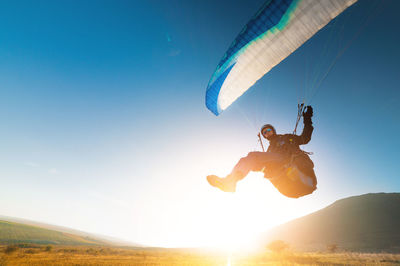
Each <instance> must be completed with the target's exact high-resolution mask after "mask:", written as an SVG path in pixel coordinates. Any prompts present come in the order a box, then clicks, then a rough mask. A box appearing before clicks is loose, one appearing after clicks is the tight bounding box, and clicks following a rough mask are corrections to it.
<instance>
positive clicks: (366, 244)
mask: <svg viewBox="0 0 400 266" xmlns="http://www.w3.org/2000/svg"><path fill="white" fill-rule="evenodd" d="M275 239H280V240H284V241H286V242H288V243H290V244H291V245H292V246H293V247H294V248H296V249H299V250H323V249H326V246H327V245H328V244H337V245H338V247H339V248H340V249H345V250H351V251H362V252H380V251H386V252H400V193H376V194H365V195H361V196H355V197H349V198H345V199H342V200H338V201H336V202H335V203H333V204H332V205H330V206H328V207H326V208H324V209H322V210H320V211H317V212H315V213H312V214H310V215H307V216H304V217H301V218H298V219H295V220H293V221H290V222H288V223H286V224H283V225H281V226H278V227H276V228H274V229H272V230H271V231H270V232H269V233H268V234H267V241H271V240H275Z"/></svg>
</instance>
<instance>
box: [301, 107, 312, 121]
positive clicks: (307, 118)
mask: <svg viewBox="0 0 400 266" xmlns="http://www.w3.org/2000/svg"><path fill="white" fill-rule="evenodd" d="M312 116H313V108H312V107H311V105H308V106H307V110H306V111H305V112H303V121H304V124H310V125H312V121H311V117H312Z"/></svg>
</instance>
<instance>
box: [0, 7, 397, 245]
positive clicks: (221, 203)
mask: <svg viewBox="0 0 400 266" xmlns="http://www.w3.org/2000/svg"><path fill="white" fill-rule="evenodd" d="M262 3H263V1H262V0H253V1H227V0H218V1H184V0H169V1H100V0H99V1H3V2H1V3H0V121H1V130H0V215H7V216H14V217H20V218H27V219H32V220H36V221H42V222H47V223H51V224H57V225H62V226H67V227H71V228H75V229H80V230H83V231H88V232H93V233H100V234H104V235H110V236H114V237H119V238H122V239H125V240H129V241H132V242H137V243H142V244H146V245H157V246H167V247H174V246H204V245H224V244H226V245H227V244H232V243H235V245H240V244H243V243H245V241H247V240H249V239H251V238H252V237H255V236H257V235H259V234H260V232H263V231H265V230H267V229H268V228H270V227H272V226H273V225H277V224H279V223H282V222H285V221H288V220H290V219H292V218H295V217H299V216H302V215H305V214H308V213H310V212H312V211H315V210H318V209H320V208H322V207H324V206H326V205H328V204H330V203H332V202H333V201H335V200H337V199H340V198H343V197H347V196H351V195H358V194H364V193H369V192H399V191H400V176H399V170H398V169H399V167H398V165H399V155H398V153H399V148H400V138H399V136H398V135H399V131H400V124H399V122H400V119H399V115H400V111H399V109H398V107H399V102H400V90H399V82H400V67H399V62H400V51H399V49H398V47H399V43H400V34H399V27H400V23H399V21H398V10H399V9H400V2H399V1H396V0H391V1H390V0H387V1H375V0H373V1H372V0H361V1H359V2H358V3H356V4H355V5H354V6H352V7H351V8H349V9H348V10H347V11H345V12H344V13H343V14H342V15H341V16H339V17H338V18H337V19H336V20H335V21H333V22H332V23H331V24H329V25H328V26H327V27H326V28H325V29H323V30H322V31H321V32H319V33H318V34H317V35H316V36H314V37H313V38H312V39H311V40H310V41H309V42H307V43H306V44H305V45H304V46H302V47H301V48H300V49H298V50H297V51H296V52H295V53H294V54H292V55H291V56H290V57H288V58H287V59H286V60H284V61H283V62H282V63H281V64H279V65H278V66H277V67H275V68H274V69H273V70H272V71H271V72H269V73H268V74H267V75H266V76H264V78H263V79H262V80H260V81H259V82H258V83H257V84H256V85H255V86H254V87H252V88H251V89H250V90H249V91H248V92H246V93H245V94H244V95H243V96H242V97H241V98H240V99H239V100H237V101H236V102H235V103H234V104H233V105H232V106H231V107H230V108H228V109H227V110H226V111H225V112H224V113H222V114H221V115H220V116H219V117H216V116H214V115H213V114H212V113H211V112H210V111H208V110H207V109H206V107H205V104H204V98H205V89H206V87H207V84H208V81H209V78H210V77H211V74H212V73H213V71H214V69H215V67H216V65H217V64H218V62H219V60H220V59H221V57H222V55H223V54H224V52H225V51H226V49H227V48H228V47H229V45H230V43H231V42H232V40H233V39H234V38H235V37H236V35H237V34H238V33H239V32H240V30H241V28H242V27H243V26H244V25H245V23H246V22H247V21H248V20H249V19H250V18H251V17H252V16H253V15H254V14H255V12H256V11H257V10H258V8H259V7H260V6H261V5H262ZM341 52H343V55H341V56H340V57H339V58H338V59H337V60H335V57H336V56H337V55H340V54H341ZM332 62H335V65H334V67H333V68H332V70H331V71H329V73H328V75H327V76H326V79H324V81H323V82H322V83H321V85H320V86H319V87H318V90H317V93H316V94H313V95H314V96H313V97H312V98H310V99H311V100H312V101H311V103H312V105H313V106H314V110H315V116H314V119H313V120H314V127H315V130H314V135H313V138H312V141H311V142H310V143H309V144H308V145H307V146H304V147H303V148H304V149H305V150H307V151H312V152H314V155H313V156H312V159H313V160H314V162H315V171H316V174H317V176H318V180H319V184H318V190H317V191H316V192H315V193H313V194H312V195H310V196H307V197H304V198H302V199H298V200H294V199H288V198H285V197H284V196H282V195H280V194H279V193H278V192H277V191H276V189H275V188H274V187H273V186H272V185H271V184H270V183H269V182H268V180H265V179H263V178H262V175H261V174H257V173H253V174H251V175H249V177H248V178H246V179H245V180H243V181H241V183H239V186H238V191H237V193H235V194H233V195H231V194H229V195H228V194H224V193H222V192H219V191H217V190H216V189H214V188H212V187H210V186H209V185H208V184H207V182H206V179H205V177H206V176H207V175H208V174H219V175H225V174H227V173H229V172H230V170H231V167H232V166H233V165H234V164H235V163H236V161H237V160H238V159H239V158H240V157H242V156H244V155H246V154H247V152H249V151H253V150H259V149H260V148H259V146H258V144H257V138H256V134H257V130H258V129H259V128H260V127H261V125H263V124H264V123H271V124H273V125H275V127H276V129H277V131H278V133H287V132H291V131H292V130H293V127H294V122H295V119H296V113H297V106H296V105H297V98H298V95H299V91H302V90H306V91H308V92H311V91H310V87H311V85H312V84H313V82H314V78H317V79H318V78H319V79H320V78H323V77H324V75H325V73H326V72H327V71H328V70H329V65H330V64H331V63H332Z"/></svg>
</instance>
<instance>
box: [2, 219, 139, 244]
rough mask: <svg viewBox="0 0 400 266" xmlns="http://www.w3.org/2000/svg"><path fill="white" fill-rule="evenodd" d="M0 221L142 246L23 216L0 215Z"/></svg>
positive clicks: (95, 241) (89, 238)
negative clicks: (23, 217)
mask: <svg viewBox="0 0 400 266" xmlns="http://www.w3.org/2000/svg"><path fill="white" fill-rule="evenodd" d="M0 221H7V222H11V223H14V224H23V225H28V226H32V227H38V228H41V229H47V230H50V231H57V232H61V233H64V235H75V236H77V237H79V238H83V239H86V240H88V241H90V242H94V243H99V244H102V245H114V246H131V247H132V246H134V247H141V245H140V244H136V243H132V242H128V241H125V240H121V239H118V238H114V237H109V236H104V235H98V234H92V233H87V232H83V231H80V230H76V229H72V228H68V227H63V226H58V225H52V224H46V223H42V222H36V221H31V220H27V219H21V218H15V217H9V216H2V215H0ZM1 243H3V242H2V238H1V228H0V244H1ZM24 243H26V242H24Z"/></svg>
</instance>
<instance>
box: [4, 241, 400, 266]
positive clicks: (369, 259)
mask: <svg viewBox="0 0 400 266" xmlns="http://www.w3.org/2000/svg"><path fill="white" fill-rule="evenodd" d="M6 249H7V246H0V265H1V266H3V265H4V266H5V265H21V266H23V265H29V266H32V265H228V264H227V263H228V258H227V256H226V254H221V253H219V254H218V253H213V254H210V253H205V252H201V251H190V250H167V249H165V250H164V249H129V248H110V247H93V246H88V247H85V246H79V247H78V246H53V247H52V248H50V249H49V248H48V247H46V246H33V247H30V246H27V247H18V248H16V249H15V250H12V249H11V250H12V251H11V252H6ZM230 262H231V265H232V266H233V265H400V254H361V253H333V254H332V253H295V252H284V253H281V254H276V253H259V254H253V255H240V254H234V255H232V257H231V258H230Z"/></svg>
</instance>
